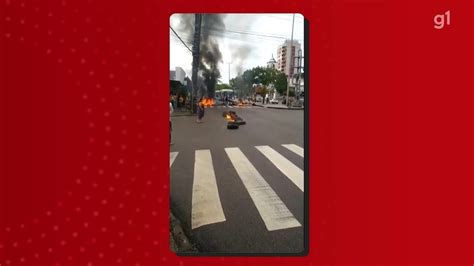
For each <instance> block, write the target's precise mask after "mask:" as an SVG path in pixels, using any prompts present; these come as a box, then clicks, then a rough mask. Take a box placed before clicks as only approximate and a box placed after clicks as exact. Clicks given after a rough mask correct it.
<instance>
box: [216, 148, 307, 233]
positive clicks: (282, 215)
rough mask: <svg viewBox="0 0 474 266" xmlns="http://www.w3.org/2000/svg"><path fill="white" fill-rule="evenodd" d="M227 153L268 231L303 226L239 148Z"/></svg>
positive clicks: (229, 149) (227, 149)
mask: <svg viewBox="0 0 474 266" xmlns="http://www.w3.org/2000/svg"><path fill="white" fill-rule="evenodd" d="M225 151H226V153H227V156H229V158H230V160H231V162H232V164H233V166H234V168H235V170H236V171H237V173H238V175H239V177H240V179H241V180H242V182H243V183H244V186H245V188H246V189H247V191H248V193H249V194H250V197H251V198H252V201H253V202H254V204H255V207H257V210H258V212H259V213H260V216H261V217H262V219H263V222H264V223H265V226H266V227H267V230H268V231H274V230H280V229H285V228H292V227H298V226H301V224H300V223H299V222H298V220H296V218H295V217H294V216H293V214H292V213H291V212H290V210H288V208H287V207H286V205H285V204H284V203H283V202H282V201H281V199H280V198H279V197H278V195H277V194H276V193H275V191H274V190H273V189H272V188H271V187H270V185H268V183H267V182H266V181H265V179H264V178H263V177H262V176H261V175H260V173H259V172H258V171H257V169H256V168H255V167H254V166H253V165H252V163H251V162H250V161H249V160H248V159H247V157H245V155H244V154H243V153H242V151H240V149H239V148H226V149H225Z"/></svg>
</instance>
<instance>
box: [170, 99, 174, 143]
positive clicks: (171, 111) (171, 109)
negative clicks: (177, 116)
mask: <svg viewBox="0 0 474 266" xmlns="http://www.w3.org/2000/svg"><path fill="white" fill-rule="evenodd" d="M173 111H174V109H173V104H172V103H171V102H170V145H173V142H171V131H172V130H173V125H172V123H171V114H172V113H173Z"/></svg>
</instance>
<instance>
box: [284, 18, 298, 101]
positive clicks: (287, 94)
mask: <svg viewBox="0 0 474 266" xmlns="http://www.w3.org/2000/svg"><path fill="white" fill-rule="evenodd" d="M294 28H295V14H293V22H292V24H291V40H290V62H289V64H290V67H289V70H290V71H289V73H288V82H287V85H286V105H287V106H288V107H290V80H291V75H290V74H291V68H292V55H293V30H294ZM295 52H296V51H295Z"/></svg>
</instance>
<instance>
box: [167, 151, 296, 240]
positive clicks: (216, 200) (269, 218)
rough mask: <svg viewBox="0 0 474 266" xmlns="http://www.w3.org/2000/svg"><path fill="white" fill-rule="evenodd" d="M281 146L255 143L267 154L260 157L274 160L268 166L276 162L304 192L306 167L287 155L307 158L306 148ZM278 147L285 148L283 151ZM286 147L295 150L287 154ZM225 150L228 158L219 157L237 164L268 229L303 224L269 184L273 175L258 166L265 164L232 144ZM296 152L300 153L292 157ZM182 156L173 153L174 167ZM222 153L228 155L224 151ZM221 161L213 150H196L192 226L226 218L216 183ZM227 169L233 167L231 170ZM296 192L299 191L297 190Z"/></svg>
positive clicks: (234, 168) (279, 168)
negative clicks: (265, 174)
mask: <svg viewBox="0 0 474 266" xmlns="http://www.w3.org/2000/svg"><path fill="white" fill-rule="evenodd" d="M281 146H282V147H284V148H279V149H274V148H276V147H270V146H268V145H262V146H255V147H252V148H254V149H256V150H258V151H256V152H257V154H256V156H258V153H260V154H261V155H263V156H260V157H261V158H262V159H263V160H267V162H269V163H270V164H268V165H267V166H268V167H271V166H272V165H273V166H274V167H275V168H276V169H278V170H275V171H279V172H280V173H282V174H283V175H284V176H286V178H288V180H290V181H291V183H288V184H290V185H293V184H294V186H295V189H297V190H298V191H301V193H303V192H304V172H303V170H302V169H301V168H299V167H298V166H297V165H296V164H295V163H294V162H292V161H291V160H290V159H289V158H286V157H285V156H284V155H283V154H287V155H289V157H291V158H292V159H293V160H295V158H296V159H297V158H298V157H299V156H301V157H303V158H304V149H303V148H302V147H300V146H298V145H295V144H283V145H281ZM277 150H280V151H283V154H282V153H280V152H278V151H277ZM285 150H289V151H291V152H286V153H285V152H284V151H285ZM224 152H225V155H227V157H226V158H224V157H222V156H221V158H218V160H222V159H224V160H229V161H230V165H231V166H232V167H233V169H232V171H235V173H236V174H237V176H238V177H239V179H240V181H238V182H239V183H241V184H242V185H243V188H244V189H245V191H246V192H247V193H248V195H247V197H249V198H250V200H251V202H252V203H253V206H254V207H255V209H256V210H257V211H258V213H259V215H260V217H261V221H263V223H264V225H265V227H266V229H267V230H268V231H275V230H282V229H288V228H294V227H300V226H301V221H298V220H297V219H296V218H295V216H294V215H293V213H291V211H290V210H289V208H288V207H287V205H286V204H285V203H284V202H283V200H282V199H281V198H280V196H279V195H278V194H277V192H275V190H274V189H273V188H272V187H271V185H270V184H269V183H268V180H269V178H272V176H264V175H262V172H261V170H259V169H257V168H258V167H261V166H260V165H258V164H254V163H252V161H251V160H250V159H249V157H248V156H246V154H245V153H244V152H243V151H242V150H241V149H240V148H238V147H228V148H224ZM293 153H294V154H297V155H299V156H295V155H293V156H291V154H293ZM178 155H179V152H178V151H173V152H170V168H171V167H172V166H173V164H174V163H175V162H176V161H177V160H179V159H177V158H178ZM222 155H223V156H225V155H224V154H222ZM183 157H186V156H183ZM188 158H189V157H188ZM183 160H184V159H183ZM220 163H221V162H220ZM220 163H219V164H220ZM219 164H218V165H216V161H213V156H212V151H211V150H209V149H201V150H196V151H194V169H193V170H194V171H193V179H192V204H191V223H190V224H191V229H197V228H199V227H202V226H206V225H211V224H215V223H221V222H225V221H226V215H225V210H224V209H223V207H222V204H221V197H220V196H219V187H218V183H217V182H216V171H215V170H214V169H215V168H216V166H217V167H219ZM300 164H301V163H300ZM227 171H229V170H228V169H227ZM221 173H222V172H221ZM263 173H265V171H263ZM275 173H276V172H275ZM171 175H172V174H171ZM281 178H283V177H281ZM236 180H238V179H236ZM172 182H173V179H172ZM221 186H222V185H221ZM247 193H245V194H247ZM295 193H297V192H296V190H295ZM221 196H222V195H221Z"/></svg>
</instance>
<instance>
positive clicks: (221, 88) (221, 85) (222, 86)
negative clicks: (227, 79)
mask: <svg viewBox="0 0 474 266" xmlns="http://www.w3.org/2000/svg"><path fill="white" fill-rule="evenodd" d="M227 89H229V90H230V89H232V87H231V85H229V84H226V83H223V84H217V85H216V91H220V90H227Z"/></svg>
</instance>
